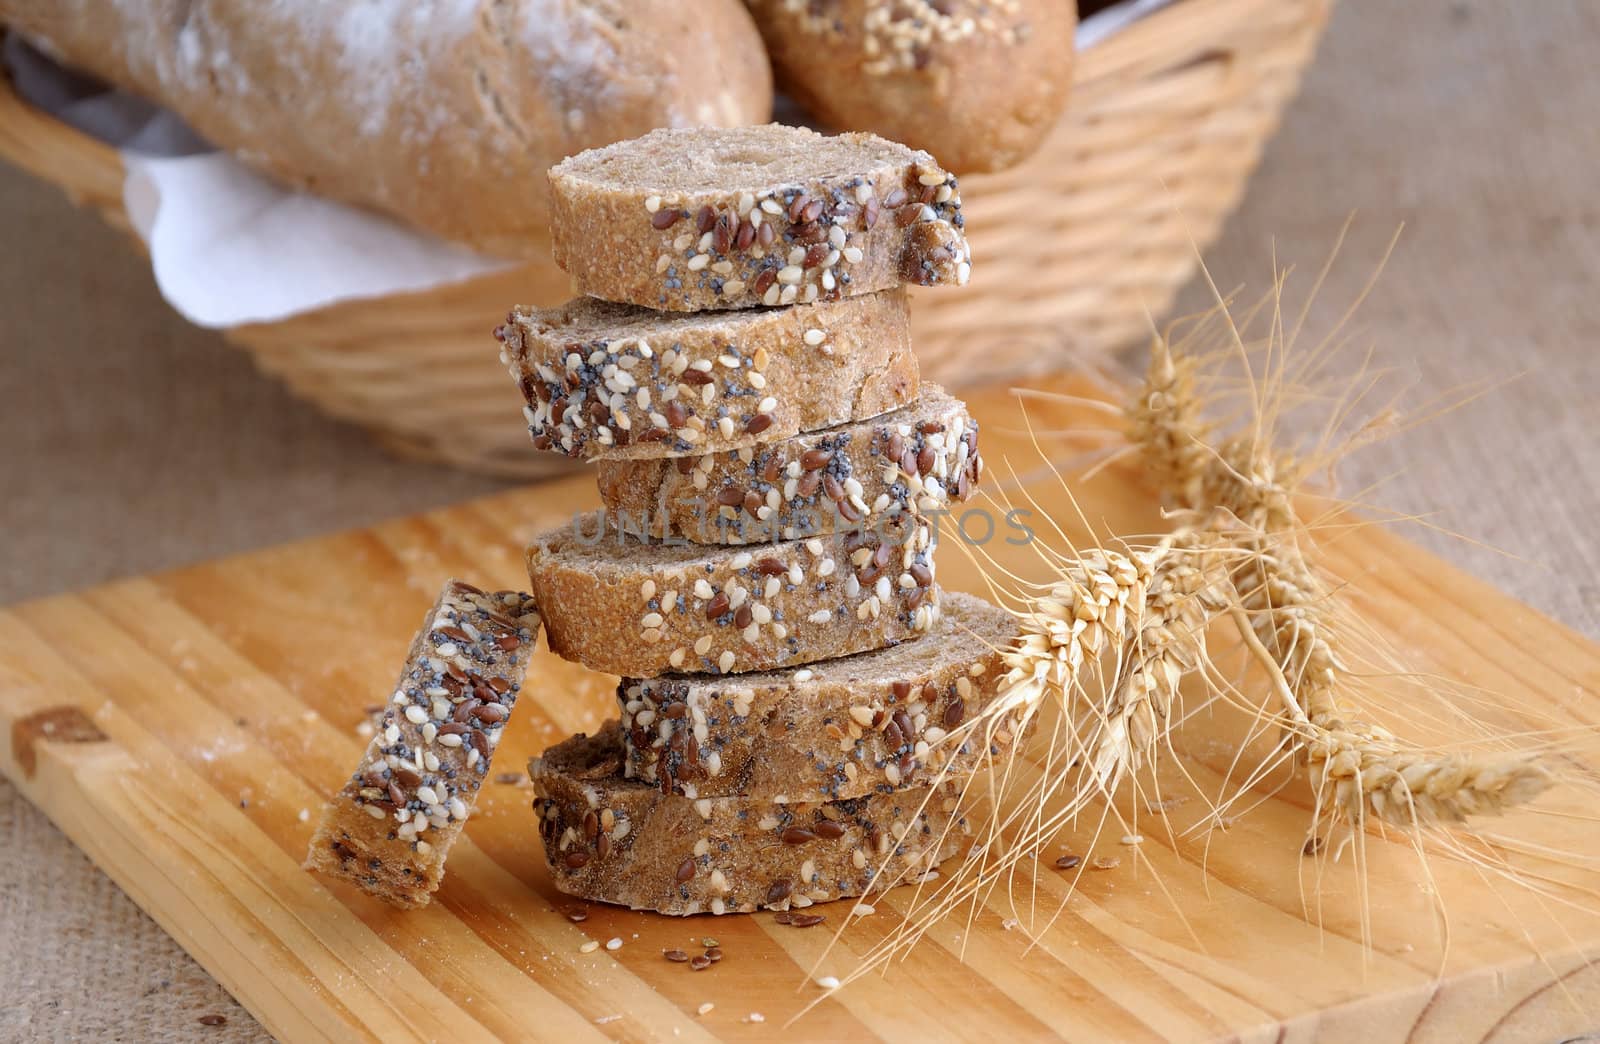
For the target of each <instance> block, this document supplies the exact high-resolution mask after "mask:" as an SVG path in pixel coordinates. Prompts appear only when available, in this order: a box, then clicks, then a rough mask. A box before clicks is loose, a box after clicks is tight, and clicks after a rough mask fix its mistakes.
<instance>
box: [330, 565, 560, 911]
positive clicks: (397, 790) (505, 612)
mask: <svg viewBox="0 0 1600 1044" xmlns="http://www.w3.org/2000/svg"><path fill="white" fill-rule="evenodd" d="M538 634H539V615H538V612H537V611H536V610H535V608H534V604H533V601H532V599H530V598H529V597H528V596H527V595H525V594H518V593H517V592H515V591H500V592H497V593H495V594H485V593H484V592H482V591H480V590H478V589H477V588H476V587H473V586H472V585H471V584H467V583H463V582H462V581H460V580H452V581H450V582H449V583H447V584H446V585H445V587H444V591H443V592H442V593H441V594H440V595H439V600H438V601H437V602H435V603H434V605H433V608H431V609H429V610H428V615H427V616H426V617H424V618H423V623H422V630H421V631H419V632H418V633H417V636H416V638H414V639H413V640H412V642H411V651H410V653H409V654H407V656H406V665H405V668H404V669H403V670H402V671H401V672H400V683H399V685H397V686H396V688H395V691H394V694H393V695H392V696H391V697H390V698H389V699H388V700H387V701H386V703H385V705H384V706H383V708H382V709H381V710H379V711H378V712H377V713H376V714H374V715H373V718H372V726H373V730H374V734H373V737H372V742H371V743H370V744H368V745H367V751H366V753H365V754H363V755H362V757H361V765H360V767H358V768H357V769H356V771H355V774H354V775H353V776H351V777H350V780H349V782H347V783H346V784H345V785H344V787H343V788H342V789H341V790H340V791H339V792H338V793H337V794H335V795H334V797H333V800H332V801H330V802H329V803H328V806H327V807H326V808H325V809H324V810H323V813H322V823H321V825H320V826H318V827H317V832H316V834H315V835H314V836H313V837H312V839H311V849H310V851H309V852H308V853H307V854H306V863H305V865H306V869H307V870H320V871H322V872H323V873H326V874H330V875H332V876H334V877H342V878H345V879H347V880H350V881H354V882H355V883H356V884H358V885H360V886H361V887H362V888H363V889H364V890H366V891H367V892H369V893H370V894H372V895H374V896H376V897H378V898H379V899H382V900H384V901H385V902H389V903H393V904H394V905H395V906H405V907H418V906H426V905H427V904H428V900H429V899H431V898H432V897H433V892H434V890H435V889H437V888H438V887H439V881H440V880H441V879H442V878H443V877H444V861H445V858H446V857H447V856H448V855H449V854H450V846H451V845H453V844H454V843H455V840H456V838H457V837H458V836H459V835H460V833H461V830H462V827H464V826H465V825H466V821H467V816H468V815H470V814H471V812H472V807H473V805H474V803H475V802H476V801H477V797H478V787H479V786H480V785H481V784H482V783H483V780H484V778H485V777H486V776H487V775H488V774H489V763H490V761H491V760H493V758H494V750H495V746H496V744H498V743H499V741H500V730H501V729H502V728H503V727H504V725H505V722H506V719H507V718H509V717H510V716H511V709H512V707H513V706H514V705H515V704H516V702H517V694H518V692H519V691H520V690H521V688H522V676H523V672H524V671H525V670H526V669H527V666H528V657H529V656H530V655H531V654H532V652H533V643H534V639H535V638H537V637H538Z"/></svg>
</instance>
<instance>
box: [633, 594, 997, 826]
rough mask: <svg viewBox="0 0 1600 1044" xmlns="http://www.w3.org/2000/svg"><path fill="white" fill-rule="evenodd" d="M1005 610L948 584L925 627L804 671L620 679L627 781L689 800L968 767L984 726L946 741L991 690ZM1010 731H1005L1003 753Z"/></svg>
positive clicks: (840, 787) (891, 783)
mask: <svg viewBox="0 0 1600 1044" xmlns="http://www.w3.org/2000/svg"><path fill="white" fill-rule="evenodd" d="M1016 634H1017V626H1016V622H1015V620H1014V619H1013V617H1012V616H1011V614H1010V613H1008V612H1006V611H1005V610H1004V609H1001V608H999V607H997V606H993V605H990V604H989V603H988V602H985V601H984V600H983V599H981V598H974V597H973V596H972V595H966V594H960V593H957V592H954V591H947V592H945V595H944V604H943V606H942V607H941V610H940V617H939V622H938V623H937V624H935V625H934V626H933V628H932V629H931V630H930V631H929V632H928V634H927V635H925V636H924V637H922V638H918V639H917V640H916V641H912V642H904V643H902V644H900V645H897V646H895V647H894V648H892V649H883V650H880V651H878V652H868V653H859V654H857V655H855V656H849V657H845V658H844V659H839V660H829V661H827V662H826V663H818V664H813V665H812V666H810V667H802V668H800V669H798V670H784V671H772V672H763V673H760V674H741V675H735V676H732V677H727V678H716V677H710V676H706V675H693V676H679V677H665V678H653V679H648V680H643V681H640V680H634V679H627V680H624V681H623V682H622V684H620V685H619V686H618V687H617V703H618V705H619V706H620V708H621V711H622V735H623V752H624V755H625V762H624V770H625V775H626V776H627V777H628V778H629V779H638V780H641V781H642V782H645V783H649V784H651V785H654V786H657V787H660V788H661V789H663V790H671V791H672V792H673V793H676V794H683V795H685V796H687V797H691V798H701V797H733V796H738V795H761V796H763V797H766V798H769V799H770V800H771V801H773V802H776V803H779V804H785V803H789V802H803V801H837V800H841V799H845V798H856V797H863V796H865V795H868V794H872V793H875V792H881V791H884V790H886V789H893V788H896V787H902V786H927V785H929V784H931V783H934V782H938V781H939V780H940V779H941V774H942V773H943V774H946V775H945V777H944V778H949V777H961V776H966V775H969V774H970V773H971V772H972V771H973V770H974V769H976V768H977V767H978V766H979V764H980V763H981V761H982V759H983V756H984V754H985V753H986V751H985V750H984V749H983V746H982V738H981V737H980V738H979V739H978V740H977V741H976V742H974V741H968V742H966V743H963V744H962V745H961V746H960V747H956V746H954V745H953V744H946V745H944V746H941V744H943V743H944V741H945V739H946V735H947V733H948V732H949V730H951V729H954V728H955V727H956V726H958V725H960V724H961V723H962V722H963V721H965V720H966V719H967V716H968V715H969V714H976V713H977V712H978V711H980V710H982V709H983V707H985V706H986V705H987V704H988V703H989V701H990V700H991V699H993V698H994V695H995V693H996V692H997V690H998V688H999V684H1000V678H1001V676H1002V675H1003V674H1004V673H1005V668H1004V667H1003V666H1002V664H1001V652H1002V651H1003V650H1004V649H1006V648H1008V647H1009V646H1010V644H1011V641H1012V639H1013V638H1015V637H1016ZM1014 737H1015V733H1014V731H1011V732H1006V733H1004V734H1003V735H999V736H998V738H996V740H995V745H996V748H997V752H998V750H999V749H1003V748H1004V747H1009V746H1010V742H1011V740H1012V739H1014Z"/></svg>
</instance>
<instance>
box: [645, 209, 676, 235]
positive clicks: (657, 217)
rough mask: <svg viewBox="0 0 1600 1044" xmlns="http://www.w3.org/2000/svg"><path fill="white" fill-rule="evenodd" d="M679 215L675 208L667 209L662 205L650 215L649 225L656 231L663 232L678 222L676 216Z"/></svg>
mask: <svg viewBox="0 0 1600 1044" xmlns="http://www.w3.org/2000/svg"><path fill="white" fill-rule="evenodd" d="M681 216H682V215H680V214H679V213H678V211H677V210H676V209H675V208H674V209H670V210H669V209H667V208H666V207H663V208H662V209H660V210H658V211H656V212H655V214H653V215H652V216H651V218H650V227H651V228H653V229H655V230H656V231H657V232H665V231H666V230H667V229H669V228H671V227H672V226H673V225H676V224H677V223H678V218H679V217H681Z"/></svg>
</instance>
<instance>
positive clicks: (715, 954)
mask: <svg viewBox="0 0 1600 1044" xmlns="http://www.w3.org/2000/svg"><path fill="white" fill-rule="evenodd" d="M706 959H707V960H709V961H710V962H711V963H712V964H716V963H717V962H718V961H720V960H722V947H720V946H713V947H711V948H710V949H709V950H707V951H706Z"/></svg>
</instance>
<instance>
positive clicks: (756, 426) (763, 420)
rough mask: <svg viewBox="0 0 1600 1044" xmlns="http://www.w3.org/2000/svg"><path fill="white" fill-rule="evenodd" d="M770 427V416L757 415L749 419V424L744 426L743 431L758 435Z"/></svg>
mask: <svg viewBox="0 0 1600 1044" xmlns="http://www.w3.org/2000/svg"><path fill="white" fill-rule="evenodd" d="M770 427H772V414H770V413H758V414H756V415H755V416H754V417H751V418H750V423H748V424H746V425H745V426H744V430H745V431H747V432H749V433H750V434H752V435H760V434H761V433H762V432H764V431H766V430H767V429H768V428H770Z"/></svg>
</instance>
